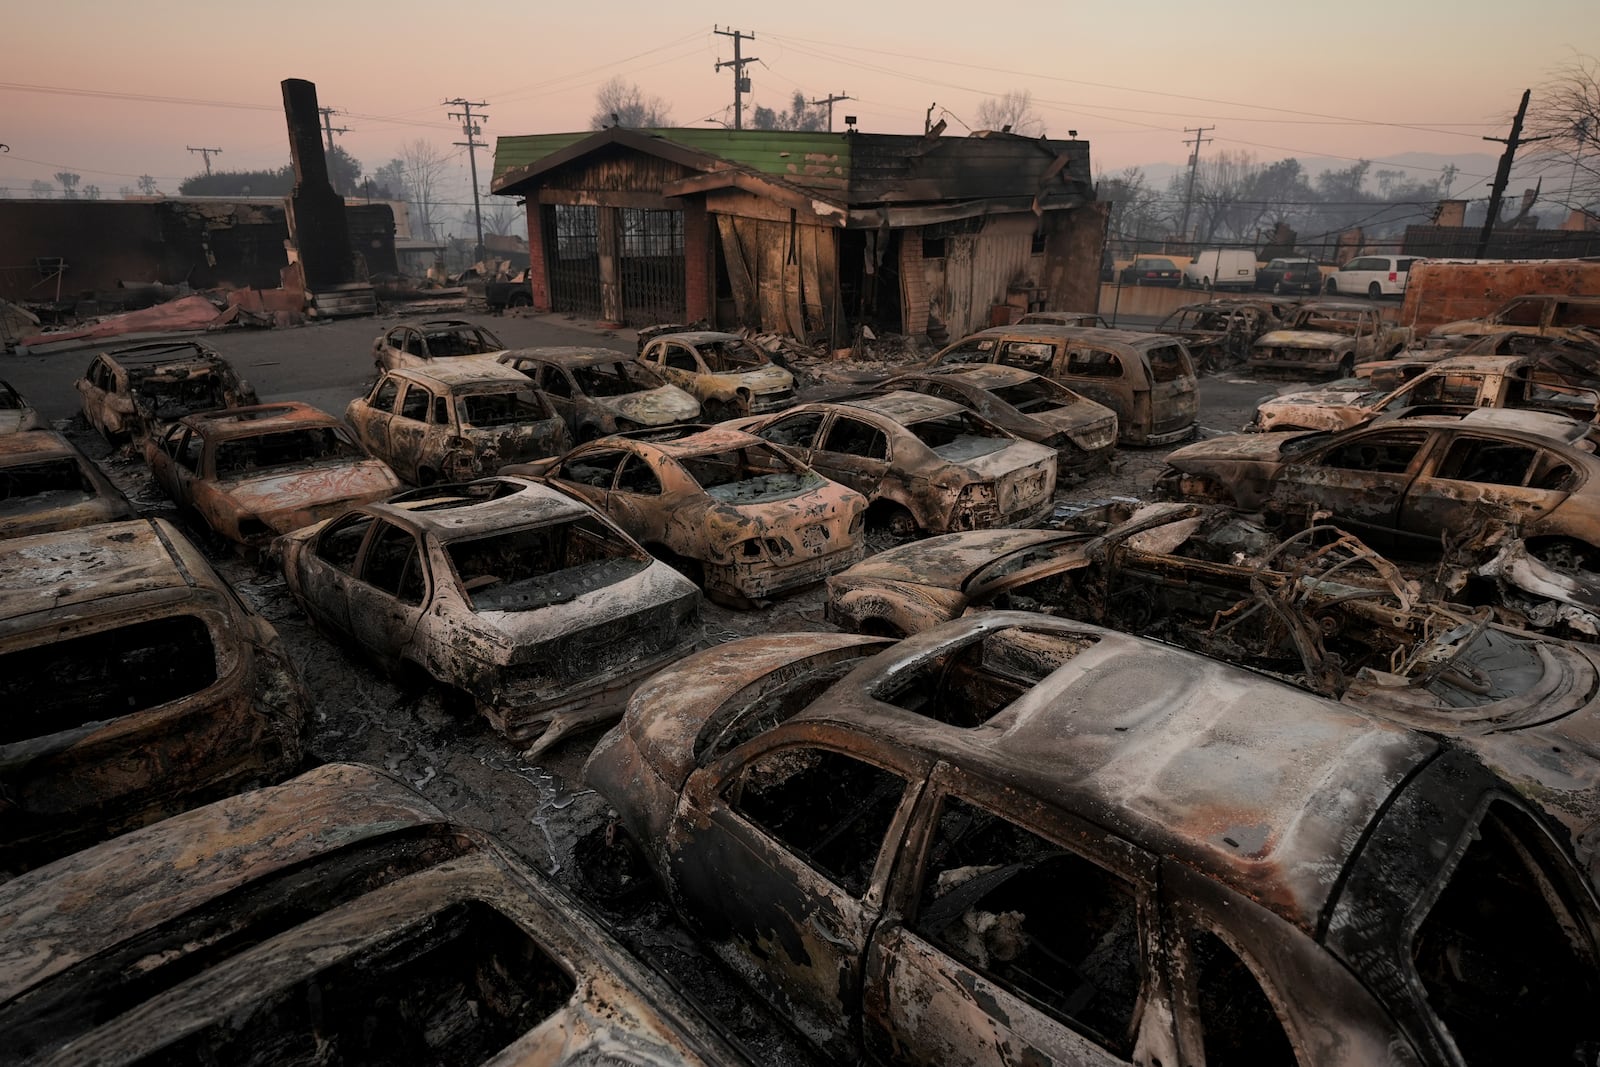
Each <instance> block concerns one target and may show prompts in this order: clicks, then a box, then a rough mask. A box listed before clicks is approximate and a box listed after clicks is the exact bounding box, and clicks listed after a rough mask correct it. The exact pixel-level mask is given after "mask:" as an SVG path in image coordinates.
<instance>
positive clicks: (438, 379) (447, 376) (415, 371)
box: [385, 353, 528, 389]
mask: <svg viewBox="0 0 1600 1067" xmlns="http://www.w3.org/2000/svg"><path fill="white" fill-rule="evenodd" d="M484 355H485V356H487V355H488V353H484ZM385 373H386V374H388V375H389V377H391V378H405V379H408V380H411V381H416V382H421V383H423V384H424V385H435V386H439V387H441V388H444V389H458V388H461V387H462V386H469V385H511V386H515V387H517V388H519V389H526V388H528V376H527V375H526V374H523V373H522V372H521V371H519V370H513V369H512V368H510V367H507V366H504V365H503V364H500V363H497V362H495V361H494V360H491V359H487V358H482V359H475V358H474V357H472V356H464V357H462V358H460V359H451V360H432V361H430V362H429V363H428V364H427V365H426V366H420V367H417V366H414V367H397V368H395V369H394V370H391V371H386V372H385Z"/></svg>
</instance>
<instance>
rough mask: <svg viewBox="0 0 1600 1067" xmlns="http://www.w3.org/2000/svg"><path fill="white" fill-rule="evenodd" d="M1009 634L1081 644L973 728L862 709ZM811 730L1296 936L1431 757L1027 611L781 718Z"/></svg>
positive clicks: (1395, 730)
mask: <svg viewBox="0 0 1600 1067" xmlns="http://www.w3.org/2000/svg"><path fill="white" fill-rule="evenodd" d="M1009 627H1022V628H1025V629H1028V630H1033V631H1040V632H1046V633H1049V632H1055V633H1062V634H1080V635H1084V636H1087V637H1089V638H1090V639H1091V641H1092V644H1089V645H1088V646H1087V647H1085V648H1083V649H1082V650H1081V651H1079V652H1077V653H1076V654H1075V655H1074V656H1073V657H1072V658H1071V659H1069V660H1067V661H1066V662H1065V663H1064V664H1063V665H1062V666H1061V667H1060V668H1059V669H1057V670H1056V671H1055V672H1054V673H1052V674H1050V675H1049V676H1048V677H1047V678H1045V679H1044V680H1043V681H1041V682H1039V683H1038V684H1036V685H1034V686H1033V687H1032V688H1031V689H1029V690H1028V691H1027V692H1025V693H1024V694H1023V695H1022V696H1021V697H1019V698H1018V699H1017V700H1016V701H1015V702H1013V703H1012V704H1011V705H1010V706H1009V707H1008V708H1007V709H1006V710H1005V711H1003V712H1002V713H1001V714H1000V715H998V716H996V717H995V718H994V719H992V720H990V723H989V724H987V725H985V726H980V727H976V728H970V729H969V728H961V727H955V726H949V725H946V724H944V723H941V722H937V721H935V720H933V719H930V718H927V717H925V716H922V715H920V714H918V713H916V712H911V711H906V710H903V709H900V708H897V707H894V706H892V705H888V704H884V703H881V702H879V701H878V700H875V699H873V698H872V697H871V696H869V695H868V693H869V692H870V688H871V686H872V684H873V683H874V682H875V681H876V680H878V679H879V678H880V677H881V676H885V675H888V674H890V673H891V672H894V671H895V670H897V665H900V664H904V663H905V662H906V661H908V660H910V659H912V658H913V657H916V656H918V655H919V654H930V653H936V652H937V651H938V650H939V649H940V648H941V647H942V646H944V645H946V644H948V643H950V642H952V641H959V640H961V639H962V638H963V637H965V636H967V635H971V634H973V633H976V632H988V631H993V630H999V629H1004V628H1009ZM811 722H834V723H838V724H840V725H843V726H845V727H846V728H848V729H850V730H853V731H855V732H859V733H863V734H867V735H872V736H876V737H878V738H880V739H882V740H883V741H884V742H885V743H888V744H891V745H904V746H907V747H910V748H912V749H914V750H919V751H921V752H922V753H924V754H925V755H926V756H928V757H931V758H933V759H937V760H944V761H946V762H949V763H951V764H953V765H955V766H959V767H963V768H966V769H969V770H973V771H977V772H979V773H981V774H982V775H983V776H984V777H986V778H988V779H990V780H991V781H993V782H995V783H996V784H999V785H1003V786H1005V787H1006V788H1008V789H1011V790H1016V791H1019V792H1023V793H1026V794H1029V795H1032V796H1034V797H1036V798H1038V799H1039V800H1042V801H1044V802H1046V803H1049V804H1051V805H1054V806H1056V807H1058V808H1061V809H1063V810H1066V811H1069V812H1073V813H1076V814H1077V815H1079V816H1080V817H1088V818H1090V819H1091V820H1093V821H1095V822H1098V823H1100V824H1101V825H1104V826H1106V827H1107V829H1110V830H1112V831H1113V832H1115V833H1116V834H1118V835H1119V836H1122V837H1124V838H1125V839H1127V840H1130V841H1132V842H1133V843H1135V844H1137V845H1138V846H1139V847H1141V848H1143V849H1145V850H1146V851H1148V852H1150V853H1152V854H1154V855H1156V856H1163V857H1170V858H1172V859H1175V860H1177V861H1179V862H1181V863H1184V864H1186V865H1189V866H1193V867H1196V868H1199V869H1201V870H1203V871H1206V872H1208V873H1210V874H1212V875H1214V876H1216V877H1219V878H1221V879H1223V880H1224V881H1226V882H1228V883H1230V884H1232V885H1234V886H1235V887H1237V888H1239V889H1240V890H1241V891H1242V892H1244V893H1245V894H1246V895H1248V896H1250V897H1252V898H1254V899H1256V900H1258V901H1260V902H1261V903H1262V904H1264V905H1265V906H1267V907H1269V908H1271V909H1272V910H1274V911H1275V912H1277V913H1278V914H1280V915H1281V916H1283V917H1284V918H1285V919H1287V920H1289V921H1291V922H1294V923H1295V924H1297V925H1299V926H1300V927H1301V928H1302V929H1305V930H1307V931H1311V930H1314V929H1315V928H1316V925H1317V921H1318V918H1319V916H1320V915H1321V913H1322V911H1323V909H1324V908H1325V907H1326V906H1327V905H1328V904H1329V903H1331V900H1332V898H1333V895H1334V892H1335V890H1336V888H1337V885H1338V879H1337V875H1338V873H1339V872H1340V871H1342V870H1344V869H1345V867H1346V866H1347V865H1348V864H1349V862H1350V860H1351V859H1352V858H1353V857H1354V855H1355V854H1356V852H1357V851H1358V849H1359V847H1360V843H1361V841H1362V832H1363V831H1364V830H1366V829H1367V827H1368V826H1369V825H1370V824H1371V823H1372V821H1373V820H1374V819H1375V818H1377V816H1378V815H1380V814H1381V813H1382V811H1383V809H1384V807H1385V805H1386V803H1387V801H1388V798H1389V797H1390V795H1391V794H1392V793H1393V792H1394V791H1395V789H1396V788H1398V786H1399V785H1400V784H1401V783H1402V782H1403V781H1404V780H1405V779H1406V778H1407V777H1408V776H1409V775H1410V774H1411V773H1412V772H1413V771H1414V770H1416V769H1417V768H1418V767H1420V766H1421V765H1422V764H1423V763H1424V762H1426V760H1427V759H1428V758H1430V757H1431V756H1432V755H1433V754H1434V753H1435V752H1436V751H1437V750H1438V749H1439V747H1440V745H1439V742H1437V741H1435V740H1434V739H1432V738H1430V737H1428V736H1426V735H1424V734H1421V733H1417V732H1414V731H1410V730H1406V729H1404V728H1402V727H1398V726H1393V725H1390V724H1386V723H1381V722H1377V721H1375V720H1373V719H1369V718H1367V717H1365V716H1363V715H1361V714H1359V713H1357V712H1356V711H1354V710H1353V709H1351V708H1347V707H1344V706H1342V705H1339V704H1335V703H1333V702H1331V701H1329V700H1326V699H1324V698H1322V697H1318V696H1314V695H1312V694H1310V693H1306V692H1303V691H1300V690H1297V689H1294V688H1291V687H1290V686H1288V685H1284V684H1281V683H1279V682H1276V681H1273V680H1270V679H1266V678H1262V677H1260V676H1257V675H1253V674H1250V673H1249V672H1246V671H1243V670H1241V669H1240V668H1237V667H1234V666H1231V665H1229V664H1226V663H1223V662H1221V661H1218V660H1213V659H1209V658H1207V657H1204V656H1199V655H1196V654H1194V653H1190V652H1186V651H1184V650H1181V649H1177V648H1173V647H1171V646H1168V645H1163V644H1160V643H1158V642H1154V641H1148V640H1145V639H1143V638H1138V637H1132V636H1129V635H1127V634H1122V633H1117V632H1115V631H1111V630H1105V629H1102V628H1100V627H1096V626H1092V625H1089V624H1085V623H1078V622H1073V621H1071V620H1066V619H1057V618H1054V617H1051V616H1044V615H1035V614H1031V613H1024V612H984V613H981V614H979V615H975V616H969V617H966V618H963V619H958V620H955V621H954V622H951V623H947V624H944V625H942V626H938V627H935V628H933V629H930V630H925V631H923V632H922V633H920V634H917V635H915V636H913V637H910V638H907V639H905V640H904V641H902V642H900V643H899V644H898V645H896V646H893V647H891V648H890V649H888V650H886V651H885V652H882V653H880V654H879V655H878V656H876V657H874V658H872V659H870V660H868V661H867V662H866V663H864V664H863V665H862V666H860V667H858V668H856V669H855V670H854V671H853V672H852V673H851V674H850V675H847V676H846V677H845V678H844V679H842V680H841V681H840V682H838V683H836V684H835V685H834V686H833V687H832V688H830V689H829V690H827V692H826V693H825V694H824V695H823V696H822V697H820V698H819V699H817V700H815V701H813V702H812V703H811V704H810V706H809V707H807V708H806V709H805V710H804V711H802V712H801V713H799V714H798V715H796V716H795V717H794V718H793V719H791V720H790V723H792V724H798V725H801V726H802V729H804V728H805V725H806V724H809V723H811Z"/></svg>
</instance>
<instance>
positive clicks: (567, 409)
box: [500, 347, 700, 444]
mask: <svg viewBox="0 0 1600 1067" xmlns="http://www.w3.org/2000/svg"><path fill="white" fill-rule="evenodd" d="M500 362H501V363H504V364H505V365H506V366H508V367H510V368H512V369H513V370H517V371H520V372H522V373H523V374H525V375H527V376H528V377H529V378H530V379H532V380H533V386H534V388H535V389H537V390H538V391H539V392H540V394H542V395H543V396H544V398H545V399H546V400H547V401H548V402H549V403H550V405H551V406H552V407H554V408H555V410H556V413H557V414H559V415H560V416H561V418H562V419H563V420H565V422H566V425H567V436H568V437H569V438H570V439H571V440H573V441H576V442H578V443H580V444H581V443H582V442H584V441H593V440H594V439H595V438H596V437H605V436H606V435H607V434H613V433H625V432H627V431H629V430H644V429H649V428H651V427H655V426H672V425H674V424H677V423H684V422H693V421H694V420H695V419H698V418H699V417H700V402H699V401H698V400H696V399H695V398H694V397H692V396H690V395H689V394H688V393H686V392H684V390H682V389H680V388H679V387H678V386H676V385H668V384H667V381H666V379H664V378H662V377H661V375H660V374H658V373H656V372H655V371H654V370H652V369H651V368H649V367H648V366H646V365H645V364H643V363H641V362H639V361H638V360H636V359H629V358H628V357H627V356H625V355H623V354H622V353H620V352H614V351H612V350H611V349H609V348H574V347H561V348H516V349H512V350H511V351H509V352H506V353H505V354H503V355H502V356H501V357H500Z"/></svg>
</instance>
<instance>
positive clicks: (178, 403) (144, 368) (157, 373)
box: [74, 341, 256, 444]
mask: <svg viewBox="0 0 1600 1067" xmlns="http://www.w3.org/2000/svg"><path fill="white" fill-rule="evenodd" d="M74 386H75V387H76V388H77V390H78V393H79V394H80V402H81V404H82V406H83V417H84V418H85V419H87V420H88V422H89V425H90V426H93V427H94V428H95V429H96V430H99V431H100V435H101V436H102V437H104V438H105V439H106V440H107V441H110V442H112V443H113V444H117V443H120V442H123V441H128V440H136V439H138V438H140V437H143V436H145V435H146V434H149V433H154V432H156V431H158V430H160V429H161V428H163V427H164V426H166V425H167V424H168V423H172V422H176V421H177V420H178V419H181V418H183V417H184V416H185V415H194V414H197V413H199V412H202V411H216V410H218V409H220V408H238V407H247V406H249V405H251V404H254V403H256V391H255V389H254V388H252V387H251V385H250V383H249V382H246V381H244V380H242V379H241V378H240V377H239V375H238V374H237V373H235V372H234V369H233V367H232V366H231V365H230V364H229V363H228V361H227V360H225V359H223V358H222V356H220V355H218V354H217V353H216V352H215V351H213V350H212V349H210V348H207V347H206V346H205V345H203V344H201V343H200V342H198V341H151V342H148V343H145V344H138V345H129V346H127V347H124V348H114V349H112V350H111V351H109V352H102V353H100V354H99V355H98V356H95V357H94V359H93V360H91V361H90V362H89V366H88V368H87V369H86V370H85V371H84V372H83V377H82V378H79V379H78V380H77V382H75V383H74Z"/></svg>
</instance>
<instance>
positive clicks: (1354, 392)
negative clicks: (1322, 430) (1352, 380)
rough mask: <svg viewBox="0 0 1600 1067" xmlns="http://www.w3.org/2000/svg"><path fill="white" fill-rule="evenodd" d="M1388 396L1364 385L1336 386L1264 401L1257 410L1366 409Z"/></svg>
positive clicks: (1305, 390)
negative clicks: (1291, 408) (1280, 408)
mask: <svg viewBox="0 0 1600 1067" xmlns="http://www.w3.org/2000/svg"><path fill="white" fill-rule="evenodd" d="M1387 395H1388V394H1387V393H1385V392H1384V391H1383V390H1381V389H1372V388H1369V387H1367V385H1366V383H1364V382H1363V383H1361V384H1360V385H1351V384H1337V385H1333V386H1329V387H1328V388H1326V389H1303V390H1301V391H1299V392H1296V393H1284V394H1283V395H1281V396H1275V397H1273V398H1272V399H1270V400H1264V401H1262V402H1261V404H1260V405H1259V409H1260V410H1263V411H1265V410H1266V409H1268V408H1279V407H1319V408H1330V407H1352V406H1354V407H1367V406H1370V405H1372V404H1375V403H1377V402H1378V401H1379V400H1382V399H1383V398H1384V397H1385V396H1387Z"/></svg>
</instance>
